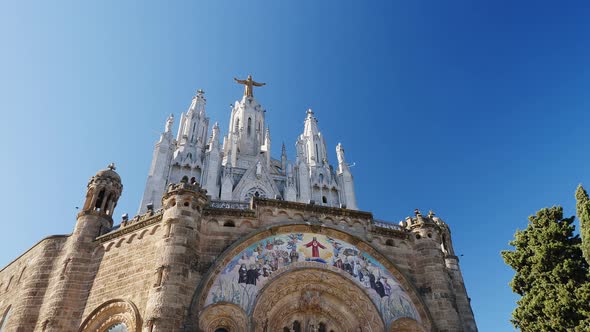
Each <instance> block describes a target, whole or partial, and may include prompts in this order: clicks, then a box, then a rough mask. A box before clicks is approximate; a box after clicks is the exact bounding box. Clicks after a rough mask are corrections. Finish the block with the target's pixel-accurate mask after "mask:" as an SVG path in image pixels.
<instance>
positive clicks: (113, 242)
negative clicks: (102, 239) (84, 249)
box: [104, 241, 115, 251]
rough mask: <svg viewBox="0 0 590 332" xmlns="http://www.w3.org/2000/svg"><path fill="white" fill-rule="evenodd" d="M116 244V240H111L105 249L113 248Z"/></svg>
mask: <svg viewBox="0 0 590 332" xmlns="http://www.w3.org/2000/svg"><path fill="white" fill-rule="evenodd" d="M114 245H115V241H112V242H110V243H109V244H107V246H106V247H105V249H104V251H109V250H111V248H112V247H113V246H114Z"/></svg>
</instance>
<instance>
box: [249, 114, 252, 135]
mask: <svg viewBox="0 0 590 332" xmlns="http://www.w3.org/2000/svg"><path fill="white" fill-rule="evenodd" d="M251 127H252V119H251V118H248V136H250V131H251V130H250V129H251Z"/></svg>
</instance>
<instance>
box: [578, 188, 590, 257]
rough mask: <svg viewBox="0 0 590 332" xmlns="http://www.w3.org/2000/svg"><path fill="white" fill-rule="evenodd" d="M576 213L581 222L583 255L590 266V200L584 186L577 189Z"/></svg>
mask: <svg viewBox="0 0 590 332" xmlns="http://www.w3.org/2000/svg"><path fill="white" fill-rule="evenodd" d="M576 211H577V213H578V220H579V221H580V235H581V236H582V253H583V254H584V258H585V259H586V262H588V263H589V264H590V199H589V198H588V193H587V192H586V190H584V187H582V185H579V186H578V189H576Z"/></svg>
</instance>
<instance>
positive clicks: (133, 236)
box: [127, 233, 137, 243]
mask: <svg viewBox="0 0 590 332" xmlns="http://www.w3.org/2000/svg"><path fill="white" fill-rule="evenodd" d="M136 237H137V233H135V234H131V236H130V237H129V239H128V240H127V243H131V242H133V239H135V238H136Z"/></svg>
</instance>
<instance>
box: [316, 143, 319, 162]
mask: <svg viewBox="0 0 590 332" xmlns="http://www.w3.org/2000/svg"><path fill="white" fill-rule="evenodd" d="M315 157H316V160H319V158H320V153H319V152H318V145H317V144H316V145H315Z"/></svg>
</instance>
